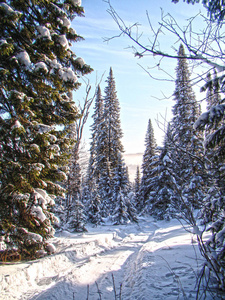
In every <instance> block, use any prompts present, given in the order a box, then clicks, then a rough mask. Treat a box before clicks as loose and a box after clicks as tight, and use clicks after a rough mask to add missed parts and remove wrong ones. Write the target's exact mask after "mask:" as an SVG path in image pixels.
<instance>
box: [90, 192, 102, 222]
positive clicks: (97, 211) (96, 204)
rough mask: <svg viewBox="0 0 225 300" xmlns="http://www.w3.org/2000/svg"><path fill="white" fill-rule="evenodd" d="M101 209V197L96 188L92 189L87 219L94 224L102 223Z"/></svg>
mask: <svg viewBox="0 0 225 300" xmlns="http://www.w3.org/2000/svg"><path fill="white" fill-rule="evenodd" d="M102 210H103V207H102V204H101V199H100V196H99V193H98V190H96V191H94V195H92V196H91V197H90V199H89V204H88V219H89V221H90V222H91V223H93V224H95V225H96V226H97V225H100V224H102V223H104V220H103V218H102Z"/></svg>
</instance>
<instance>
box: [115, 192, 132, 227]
mask: <svg viewBox="0 0 225 300" xmlns="http://www.w3.org/2000/svg"><path fill="white" fill-rule="evenodd" d="M129 219H130V217H129V214H128V211H127V204H126V200H125V197H124V194H123V193H122V192H121V189H119V191H118V193H117V198H116V207H115V210H114V213H113V223H114V225H119V224H122V225H125V224H127V222H128V221H129Z"/></svg>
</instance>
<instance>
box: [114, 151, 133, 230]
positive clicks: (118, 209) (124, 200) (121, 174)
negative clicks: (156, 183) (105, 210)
mask: <svg viewBox="0 0 225 300" xmlns="http://www.w3.org/2000/svg"><path fill="white" fill-rule="evenodd" d="M114 174H115V175H114V178H113V198H112V203H113V210H114V212H113V216H112V218H113V220H114V221H115V220H116V224H119V223H120V221H121V222H122V224H124V223H126V222H128V221H129V220H131V221H137V217H136V210H135V208H134V205H133V203H132V202H131V201H130V200H132V199H129V192H130V185H129V180H128V178H127V168H126V165H125V163H124V161H123V159H122V157H121V154H119V156H118V160H117V168H116V169H115V171H114ZM118 202H119V203H118ZM123 214H124V215H123ZM125 215H126V216H125ZM126 220H127V221H126Z"/></svg>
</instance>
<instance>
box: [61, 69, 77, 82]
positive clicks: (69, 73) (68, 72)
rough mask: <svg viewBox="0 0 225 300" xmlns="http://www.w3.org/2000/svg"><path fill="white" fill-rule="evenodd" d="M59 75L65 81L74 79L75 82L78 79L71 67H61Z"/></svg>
mask: <svg viewBox="0 0 225 300" xmlns="http://www.w3.org/2000/svg"><path fill="white" fill-rule="evenodd" d="M59 76H60V77H61V79H62V80H63V81H72V82H74V83H75V82H77V80H78V79H77V76H76V74H75V73H74V72H73V70H72V69H71V68H64V69H60V70H59Z"/></svg>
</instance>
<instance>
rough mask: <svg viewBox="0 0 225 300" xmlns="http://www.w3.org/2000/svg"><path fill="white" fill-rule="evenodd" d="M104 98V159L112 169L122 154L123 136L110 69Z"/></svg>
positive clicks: (113, 80)
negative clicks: (106, 159)
mask: <svg viewBox="0 0 225 300" xmlns="http://www.w3.org/2000/svg"><path fill="white" fill-rule="evenodd" d="M106 83H107V86H106V88H105V97H104V113H103V118H104V121H103V122H104V127H105V131H104V133H105V141H106V151H107V152H106V154H105V155H106V157H107V158H108V161H109V162H110V166H111V168H112V170H113V169H115V168H116V166H117V164H118V155H119V153H122V152H123V146H122V143H121V138H122V136H123V133H122V129H121V123H120V106H119V101H118V98H117V93H116V84H115V79H114V77H113V72H112V68H110V72H109V76H108V79H107V81H106Z"/></svg>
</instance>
